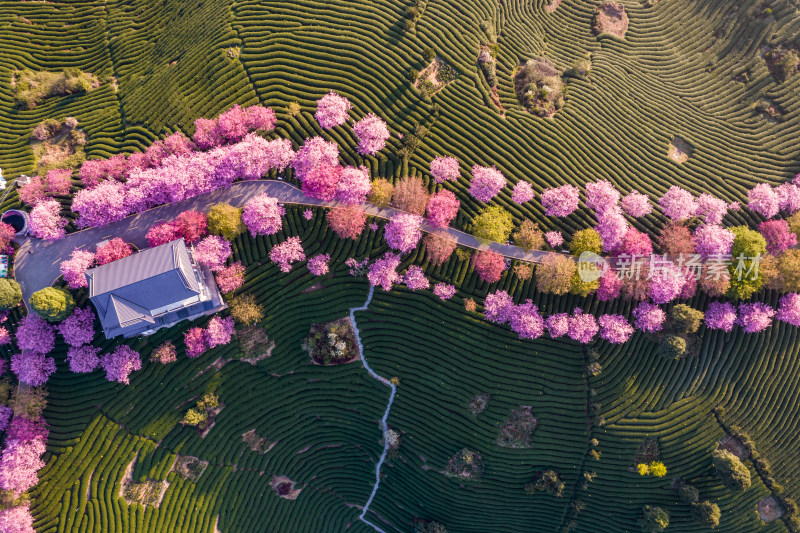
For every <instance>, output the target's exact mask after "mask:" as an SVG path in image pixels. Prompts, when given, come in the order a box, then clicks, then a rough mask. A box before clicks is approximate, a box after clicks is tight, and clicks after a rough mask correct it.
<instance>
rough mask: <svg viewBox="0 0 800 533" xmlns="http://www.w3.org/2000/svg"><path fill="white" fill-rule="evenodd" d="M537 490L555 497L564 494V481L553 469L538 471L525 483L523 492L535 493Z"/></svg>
mask: <svg viewBox="0 0 800 533" xmlns="http://www.w3.org/2000/svg"><path fill="white" fill-rule="evenodd" d="M537 491H543V492H546V493H547V494H549V495H551V496H555V497H556V498H561V497H562V496H564V482H563V481H561V479H560V478H559V477H558V472H556V471H555V470H546V471H544V472H539V473H538V474H537V475H536V476H534V478H533V481H531V482H530V483H528V484H527V485H525V492H526V493H527V494H535V493H536V492H537Z"/></svg>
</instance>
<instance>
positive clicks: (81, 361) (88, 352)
mask: <svg viewBox="0 0 800 533" xmlns="http://www.w3.org/2000/svg"><path fill="white" fill-rule="evenodd" d="M99 353H100V348H98V347H96V346H92V345H91V344H84V345H83V346H70V348H69V350H67V360H68V361H69V369H70V371H71V372H75V373H78V374H88V373H89V372H94V370H95V369H96V368H97V367H98V365H99V364H100V357H98V354H99Z"/></svg>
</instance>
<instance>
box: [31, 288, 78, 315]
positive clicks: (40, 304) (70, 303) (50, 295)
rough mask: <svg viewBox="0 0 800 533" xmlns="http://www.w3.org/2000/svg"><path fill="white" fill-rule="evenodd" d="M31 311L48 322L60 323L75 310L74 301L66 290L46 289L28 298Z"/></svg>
mask: <svg viewBox="0 0 800 533" xmlns="http://www.w3.org/2000/svg"><path fill="white" fill-rule="evenodd" d="M29 303H30V305H31V309H33V310H34V311H35V312H36V314H37V315H39V316H40V317H42V318H44V319H45V320H47V321H48V322H61V321H62V320H64V319H65V318H67V317H68V316H69V314H70V313H72V310H73V309H75V299H74V298H73V297H72V294H70V292H69V291H68V290H66V289H60V288H56V287H46V288H44V289H41V290H39V291H36V292H34V293H33V294H32V295H31V298H30V302H29Z"/></svg>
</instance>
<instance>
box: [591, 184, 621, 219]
mask: <svg viewBox="0 0 800 533" xmlns="http://www.w3.org/2000/svg"><path fill="white" fill-rule="evenodd" d="M619 197H620V194H619V191H618V190H617V188H616V187H614V186H613V185H611V182H609V181H608V180H600V181H595V182H593V183H587V184H586V207H588V208H589V209H594V210H595V212H596V213H597V214H598V216H599V215H601V214H602V213H604V212H605V211H606V210H607V209H608V208H610V207H613V206H616V205H617V203H619Z"/></svg>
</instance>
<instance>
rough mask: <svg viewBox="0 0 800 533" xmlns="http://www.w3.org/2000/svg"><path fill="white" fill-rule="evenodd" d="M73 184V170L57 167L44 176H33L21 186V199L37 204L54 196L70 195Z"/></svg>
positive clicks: (24, 201)
mask: <svg viewBox="0 0 800 533" xmlns="http://www.w3.org/2000/svg"><path fill="white" fill-rule="evenodd" d="M71 186H72V171H71V170H69V169H64V168H57V169H53V170H50V171H49V172H47V174H46V175H45V176H44V177H42V176H33V177H32V178H31V179H30V181H29V182H28V183H27V184H25V185H23V186H22V187H20V188H19V199H20V200H22V202H23V203H26V204H28V205H30V206H35V205H36V204H38V203H39V202H42V201H44V200H46V199H50V198H53V197H54V196H69V190H70V187H71Z"/></svg>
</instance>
